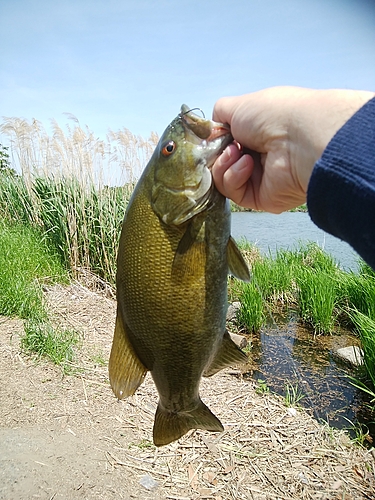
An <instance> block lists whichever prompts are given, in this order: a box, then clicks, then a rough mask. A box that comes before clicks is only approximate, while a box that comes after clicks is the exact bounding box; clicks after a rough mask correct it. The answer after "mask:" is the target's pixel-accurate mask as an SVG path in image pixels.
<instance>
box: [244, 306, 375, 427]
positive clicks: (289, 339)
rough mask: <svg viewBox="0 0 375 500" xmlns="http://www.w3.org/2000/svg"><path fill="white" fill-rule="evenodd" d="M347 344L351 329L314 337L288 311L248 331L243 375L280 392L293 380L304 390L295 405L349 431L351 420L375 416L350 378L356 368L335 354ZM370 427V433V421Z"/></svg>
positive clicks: (366, 420)
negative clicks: (285, 315) (248, 349)
mask: <svg viewBox="0 0 375 500" xmlns="http://www.w3.org/2000/svg"><path fill="white" fill-rule="evenodd" d="M348 345H358V339H357V338H356V337H354V336H353V335H352V334H351V333H350V332H348V331H341V332H340V334H339V335H326V336H323V335H322V336H317V337H315V338H314V336H313V335H312V332H311V330H309V329H307V328H305V327H303V326H302V325H301V324H300V323H299V322H298V319H297V317H296V314H294V313H293V312H291V313H289V315H288V318H283V319H282V318H278V321H277V325H275V324H272V325H271V324H270V325H268V326H267V327H265V328H262V329H261V331H260V332H259V333H257V334H253V335H252V349H251V353H250V356H249V364H248V366H247V367H246V370H245V371H246V373H245V374H244V376H245V378H246V376H248V377H251V378H252V379H254V380H262V381H265V382H266V384H267V386H268V387H269V388H270V390H272V391H274V392H276V393H278V394H280V395H282V396H285V394H286V385H287V384H289V385H292V386H293V387H294V388H296V389H298V392H299V393H300V394H302V395H303V398H302V399H301V400H300V401H299V402H298V404H300V405H301V406H303V407H304V408H306V409H307V410H308V411H309V412H310V413H311V415H312V416H314V417H315V418H316V419H318V420H323V421H325V422H327V423H328V424H329V425H330V426H332V427H336V428H340V429H342V428H344V429H348V430H350V429H351V427H352V425H353V424H356V423H361V424H369V422H370V421H371V420H373V418H371V415H370V414H369V413H368V412H367V411H366V404H365V403H366V401H365V399H366V397H365V395H364V394H363V393H362V391H358V390H357V389H356V388H355V387H353V385H352V384H350V382H349V380H348V375H355V371H354V370H353V369H352V368H350V367H349V365H346V364H345V363H343V362H341V361H339V360H337V358H336V357H335V356H334V355H333V353H334V352H335V351H336V350H337V349H339V348H340V347H346V346H348ZM370 431H371V434H372V435H374V433H373V431H374V429H373V428H372V427H371V426H370ZM352 435H354V433H352Z"/></svg>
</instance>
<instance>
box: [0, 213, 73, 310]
mask: <svg viewBox="0 0 375 500" xmlns="http://www.w3.org/2000/svg"><path fill="white" fill-rule="evenodd" d="M67 279H68V274H67V272H66V271H65V269H64V268H63V266H62V265H61V262H60V260H59V258H58V256H57V255H56V253H54V252H53V251H52V252H51V251H50V250H49V249H48V247H47V245H46V242H45V241H43V240H42V239H41V235H40V232H38V231H36V230H34V229H33V228H31V227H30V226H27V225H21V224H17V225H11V226H9V225H7V224H5V222H4V221H1V222H0V314H3V315H6V316H18V317H20V318H24V319H26V318H35V319H41V318H45V317H46V311H45V308H44V304H43V293H42V285H43V284H44V283H53V282H57V281H59V282H63V281H65V282H66V281H67Z"/></svg>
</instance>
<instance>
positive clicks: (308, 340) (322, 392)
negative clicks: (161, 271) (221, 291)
mask: <svg viewBox="0 0 375 500" xmlns="http://www.w3.org/2000/svg"><path fill="white" fill-rule="evenodd" d="M232 235H233V237H234V238H235V239H237V240H240V239H241V238H246V239H247V240H248V241H249V242H251V243H255V244H256V246H258V247H259V249H260V251H261V253H262V254H269V253H271V255H272V254H274V253H275V251H276V250H277V249H281V248H282V249H289V250H292V249H295V248H298V246H299V245H300V244H301V243H302V244H303V243H307V242H314V243H317V244H318V245H319V246H320V247H321V248H323V249H324V250H325V251H326V252H328V253H329V254H331V255H332V256H333V257H334V258H335V260H336V261H337V262H338V263H339V265H340V266H341V267H342V268H343V269H345V270H353V271H356V270H357V269H358V260H359V257H358V255H357V254H356V253H355V252H354V250H353V249H352V248H351V247H350V246H349V245H348V244H347V243H344V242H343V241H341V240H339V239H337V238H335V237H333V236H331V235H329V234H327V233H325V232H324V231H322V230H321V229H319V228H318V227H316V226H315V225H314V224H313V222H312V221H311V219H310V217H309V215H308V214H307V213H301V212H295V213H292V212H288V213H283V214H280V215H272V214H265V213H255V212H240V213H239V212H237V213H233V214H232ZM348 345H358V339H357V338H356V337H355V336H354V335H352V334H351V332H348V331H345V330H340V331H338V332H335V334H333V335H326V336H317V337H314V335H313V332H312V331H311V330H309V329H308V328H305V327H304V326H303V325H301V323H300V322H299V321H298V318H297V315H296V313H295V312H293V311H289V312H288V313H287V315H286V317H277V318H276V317H272V318H269V322H268V324H267V325H266V326H265V327H263V328H262V329H261V330H260V332H258V333H255V334H252V349H251V353H250V357H249V366H248V369H247V373H245V375H244V376H245V377H251V378H252V379H255V380H261V381H264V382H263V383H264V384H266V386H268V387H269V389H270V390H272V391H274V392H276V393H278V394H280V395H283V396H285V394H286V386H287V384H291V385H293V387H294V388H298V392H300V393H301V394H302V395H303V398H302V399H301V400H300V401H299V404H300V405H301V406H304V407H305V408H306V409H308V410H309V411H310V412H311V414H312V415H313V416H315V417H316V418H317V419H322V420H324V421H326V422H328V423H329V424H330V425H332V426H333V427H338V428H348V429H350V428H351V427H352V425H353V424H359V423H360V424H365V427H364V430H365V431H366V430H367V427H369V428H370V433H371V435H372V436H373V437H374V438H375V432H374V431H375V429H374V428H373V426H372V425H371V424H370V421H371V420H372V421H373V420H374V416H371V415H369V413H368V412H367V411H366V404H365V401H364V395H363V393H362V392H361V391H358V390H357V389H355V388H354V387H353V385H351V384H350V382H349V380H348V376H351V375H355V372H354V371H353V369H351V368H350V367H349V366H347V365H345V364H343V363H342V362H340V361H339V360H337V358H336V357H335V356H334V352H335V351H336V350H337V349H338V348H340V347H347V346H348ZM366 426H367V427H366ZM350 433H351V435H352V436H353V437H354V432H353V431H350Z"/></svg>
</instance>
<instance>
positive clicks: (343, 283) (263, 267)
mask: <svg viewBox="0 0 375 500" xmlns="http://www.w3.org/2000/svg"><path fill="white" fill-rule="evenodd" d="M242 247H243V250H244V251H245V252H247V253H248V254H250V255H251V256H252V258H251V273H252V282H251V283H242V282H239V281H237V280H234V279H231V280H230V295H231V299H232V300H239V301H240V302H241V309H240V316H239V317H240V321H241V322H242V324H243V325H244V326H245V327H246V329H247V330H248V331H250V332H251V331H258V330H259V329H260V328H261V327H262V326H264V325H265V324H266V321H267V319H268V318H269V317H270V316H272V315H274V314H280V313H281V314H282V313H286V312H287V310H288V309H293V310H295V311H296V312H297V313H298V315H299V318H300V321H301V322H302V323H304V324H305V325H307V326H308V327H310V329H311V332H312V333H313V334H329V333H331V332H333V331H334V330H337V329H339V328H340V327H346V328H349V329H351V330H352V331H354V332H356V333H357V335H358V336H359V338H360V340H361V344H362V348H363V351H364V373H363V374H362V380H363V383H362V386H361V388H365V389H366V390H367V391H368V392H370V394H371V395H372V396H373V397H374V398H375V355H374V352H375V272H374V271H373V270H372V269H371V268H370V267H369V266H367V265H366V264H365V263H363V262H362V263H361V264H360V267H359V271H358V273H353V272H346V271H344V270H342V269H341V268H340V267H339V266H338V265H337V263H336V262H335V260H334V259H333V258H332V257H331V256H330V255H328V254H327V253H326V252H324V251H323V250H322V249H321V248H319V247H318V246H317V245H316V244H308V245H306V246H301V247H299V248H298V249H296V250H279V251H278V252H277V253H276V255H275V256H274V257H271V256H262V257H261V256H260V255H259V254H257V253H256V252H255V251H254V248H252V247H251V245H249V244H246V243H243V244H242ZM374 401H375V399H374Z"/></svg>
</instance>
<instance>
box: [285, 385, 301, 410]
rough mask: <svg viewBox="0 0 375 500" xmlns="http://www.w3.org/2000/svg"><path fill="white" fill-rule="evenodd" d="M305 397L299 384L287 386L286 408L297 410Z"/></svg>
mask: <svg viewBox="0 0 375 500" xmlns="http://www.w3.org/2000/svg"><path fill="white" fill-rule="evenodd" d="M304 397H305V395H304V394H303V392H302V391H301V389H300V388H299V385H298V383H296V384H294V385H293V384H289V383H287V384H286V385H285V397H284V401H285V406H287V407H288V408H296V407H297V406H298V405H299V402H300V401H301V400H302V399H303V398H304Z"/></svg>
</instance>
